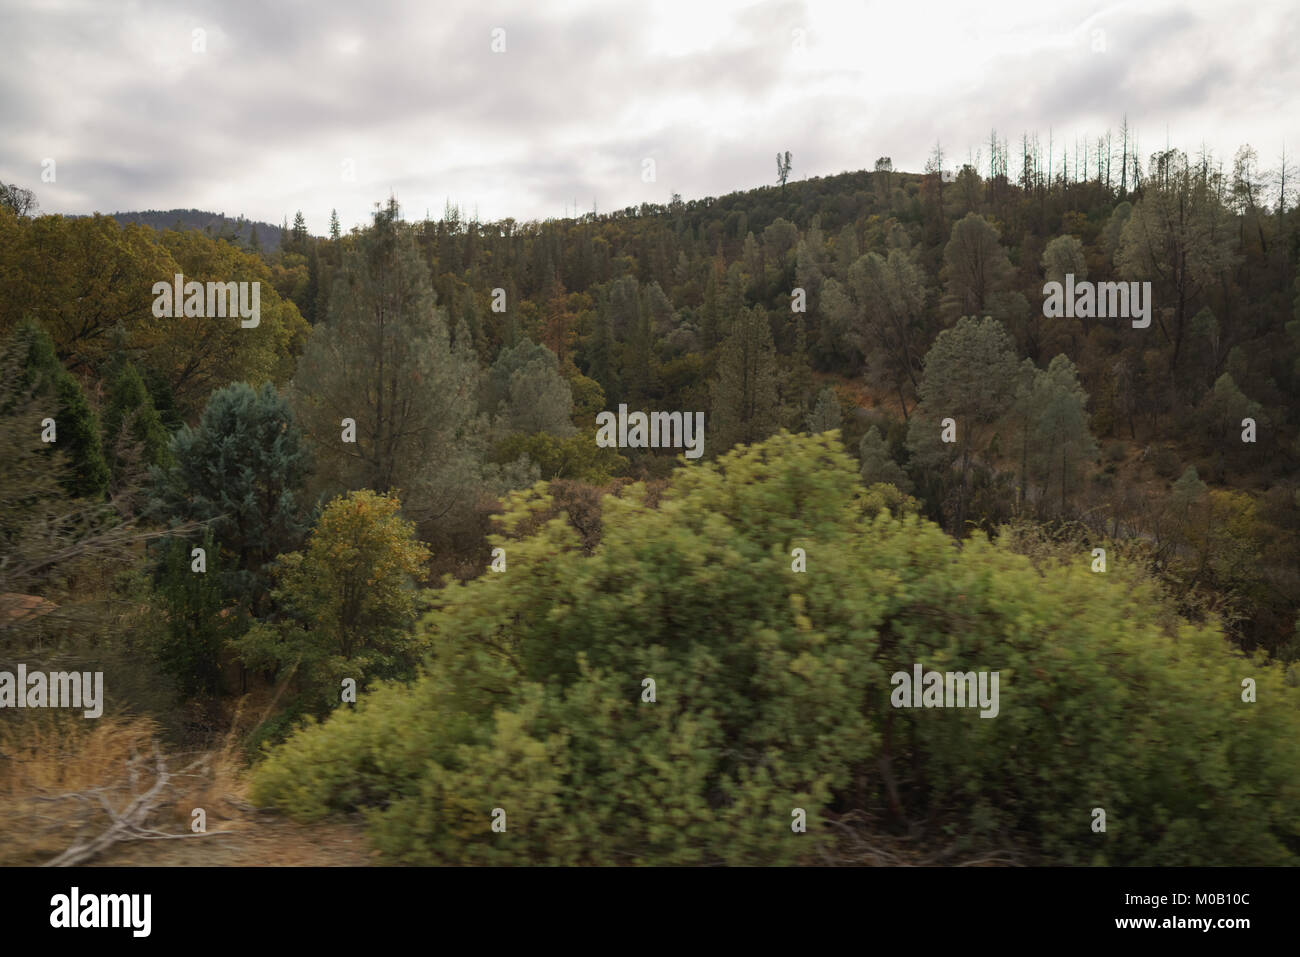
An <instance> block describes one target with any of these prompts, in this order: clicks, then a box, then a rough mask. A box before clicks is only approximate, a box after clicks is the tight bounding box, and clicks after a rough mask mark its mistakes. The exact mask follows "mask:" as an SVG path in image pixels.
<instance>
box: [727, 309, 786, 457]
mask: <svg viewBox="0 0 1300 957" xmlns="http://www.w3.org/2000/svg"><path fill="white" fill-rule="evenodd" d="M777 382H778V369H777V361H776V349H775V347H774V346H773V344H772V330H771V327H770V326H769V325H768V322H767V315H766V314H765V313H764V312H763V308H762V307H761V306H755V307H754V308H753V309H751V310H748V311H743V312H741V313H740V316H739V317H738V318H737V319H736V323H735V328H734V329H733V331H732V333H731V335H729V336H728V337H727V340H726V341H725V342H723V344H722V347H721V350H720V353H719V356H718V376H717V378H716V379H715V380H714V382H713V386H712V389H711V395H712V404H713V416H712V420H711V422H710V423H709V424H710V429H709V438H710V443H711V445H712V449H713V451H714V452H715V453H719V454H720V453H722V452H725V451H726V450H727V449H729V448H731V447H732V446H733V445H736V444H737V443H745V444H752V443H754V442H757V441H759V440H761V439H764V438H766V437H767V436H769V435H771V434H772V433H773V432H775V431H776V429H777V427H778V426H779V425H780V421H779V415H780V407H779V403H780V399H779V395H778V386H777Z"/></svg>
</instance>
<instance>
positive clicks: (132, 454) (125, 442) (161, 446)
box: [104, 362, 171, 483]
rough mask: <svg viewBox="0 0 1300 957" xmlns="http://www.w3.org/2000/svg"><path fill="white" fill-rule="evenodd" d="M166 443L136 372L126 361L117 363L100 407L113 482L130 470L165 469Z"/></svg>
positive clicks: (164, 435) (158, 418)
mask: <svg viewBox="0 0 1300 957" xmlns="http://www.w3.org/2000/svg"><path fill="white" fill-rule="evenodd" d="M170 441H171V437H170V436H169V435H168V434H167V430H166V428H164V427H163V424H162V419H161V417H160V416H159V415H158V410H157V409H155V408H154V404H153V399H152V398H151V397H150V395H149V390H148V389H146V388H145V384H144V380H143V379H142V378H140V373H139V372H137V371H136V369H135V366H133V365H132V364H131V363H130V362H123V363H121V364H120V366H119V367H118V369H117V372H116V373H115V374H114V376H113V378H112V380H111V381H110V383H109V387H108V402H107V404H106V405H105V408H104V448H105V449H106V450H107V452H108V458H109V465H110V467H111V469H112V472H113V478H114V481H115V482H117V483H120V482H121V480H122V479H123V477H124V475H125V473H127V472H128V471H129V470H130V469H131V468H132V467H144V468H148V467H149V466H159V467H162V468H166V467H167V466H168V465H169V464H170V462H171V452H170V450H169V449H168V444H169V443H170Z"/></svg>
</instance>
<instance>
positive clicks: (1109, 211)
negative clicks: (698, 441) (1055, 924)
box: [0, 130, 1300, 864]
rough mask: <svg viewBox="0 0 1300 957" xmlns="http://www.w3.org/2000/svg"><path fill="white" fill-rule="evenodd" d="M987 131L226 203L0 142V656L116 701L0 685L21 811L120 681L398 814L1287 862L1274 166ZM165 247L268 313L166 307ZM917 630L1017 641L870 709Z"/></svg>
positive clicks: (280, 805)
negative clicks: (312, 219) (812, 157)
mask: <svg viewBox="0 0 1300 957" xmlns="http://www.w3.org/2000/svg"><path fill="white" fill-rule="evenodd" d="M1116 139H1117V140H1118V138H1116ZM989 153H990V157H989V158H988V160H987V161H986V162H983V163H980V164H978V165H976V164H975V163H972V164H968V165H965V166H962V167H961V168H960V169H958V170H957V171H956V172H955V173H950V172H948V171H947V167H946V166H945V157H944V156H943V153H942V151H941V150H940V149H939V148H937V147H936V149H935V153H934V156H933V157H932V159H931V161H930V163H929V164H927V167H926V169H925V170H924V171H923V172H921V173H907V172H901V171H896V170H894V169H893V168H892V163H891V162H890V160H889V159H888V158H887V157H881V158H880V159H878V160H877V161H876V162H875V163H874V166H873V168H872V169H871V170H868V171H859V172H848V173H843V174H841V175H837V176H828V177H816V178H809V179H804V180H791V179H789V172H790V163H791V157H790V154H788V153H787V154H785V155H784V156H783V157H778V161H777V167H778V182H777V183H776V185H773V186H767V187H763V188H758V189H753V190H749V191H746V192H737V193H732V194H729V195H726V196H721V197H717V198H712V197H711V198H706V199H697V200H683V199H682V198H681V197H680V196H677V195H674V196H673V197H672V198H671V201H670V202H668V203H667V204H666V205H649V204H647V205H643V206H640V207H636V208H627V209H623V210H619V211H617V212H612V213H604V214H598V213H595V212H593V213H590V214H587V215H584V216H581V217H575V218H566V219H558V220H547V221H544V222H516V221H515V220H513V219H506V220H503V221H500V222H478V221H474V220H472V219H468V220H467V219H466V217H465V216H464V215H463V214H462V212H461V211H460V210H459V209H457V208H456V207H455V206H452V205H450V204H449V205H448V206H447V208H446V209H445V210H444V212H443V214H442V216H441V217H440V218H438V219H436V220H435V219H427V218H426V219H424V220H420V221H409V220H408V219H407V218H406V217H405V216H404V215H403V210H402V208H401V206H400V203H399V200H398V198H397V197H389V198H388V199H387V201H386V202H383V203H377V204H376V205H375V210H374V213H373V218H372V222H371V223H370V224H369V225H367V226H366V227H365V228H354V229H352V230H350V231H348V232H344V231H343V230H342V229H341V228H340V225H339V222H338V218H337V216H333V217H332V218H331V221H330V223H329V226H328V229H327V232H326V234H325V235H323V236H317V235H313V234H312V233H311V231H310V230H309V229H308V226H307V224H306V222H305V219H304V217H303V216H302V214H301V213H299V214H298V215H297V216H296V217H294V219H293V223H292V225H291V226H288V228H287V229H286V230H285V231H283V232H281V231H280V230H275V235H273V236H269V235H265V234H263V235H261V237H260V239H259V237H258V234H257V230H256V228H255V226H253V224H248V223H247V222H246V221H244V220H242V219H240V220H238V221H227V220H225V218H224V217H213V222H216V221H217V220H218V219H219V220H220V222H219V223H217V227H216V228H211V229H202V228H186V229H172V228H170V226H172V225H190V226H193V225H197V220H202V219H203V218H204V217H205V216H207V214H198V213H197V211H188V212H189V213H191V214H193V215H191V216H189V220H187V222H186V223H181V224H173V223H165V222H162V220H163V219H166V218H167V217H168V216H170V215H171V214H156V215H155V217H154V218H155V219H156V220H158V221H157V222H149V223H146V224H141V223H136V222H133V223H125V224H124V223H120V222H118V221H117V220H116V219H114V218H113V217H109V216H102V215H95V216H91V217H68V216H60V215H41V213H40V211H39V206H38V201H39V196H33V194H32V193H31V192H29V191H27V190H25V189H23V188H22V187H21V186H6V187H3V197H0V198H2V199H3V202H2V203H0V364H3V366H4V369H3V373H2V374H0V418H3V425H2V426H0V443H2V447H0V456H3V459H4V460H5V468H4V469H3V470H0V551H2V552H3V558H0V670H4V669H7V670H10V671H12V670H13V669H14V668H15V667H16V665H17V663H19V662H24V663H26V664H27V667H28V668H37V667H43V668H49V669H52V670H57V669H61V668H74V667H75V668H77V669H79V670H89V671H93V670H102V671H103V672H104V675H105V689H106V697H107V705H106V711H107V713H108V715H109V717H108V718H106V719H104V721H105V722H108V723H106V724H104V725H103V726H102V727H103V728H106V729H107V730H104V731H94V732H92V731H87V730H85V727H84V726H86V725H91V724H94V722H80V723H78V722H76V721H74V722H71V723H62V724H59V723H51V722H53V719H49V718H47V717H46V716H45V715H39V714H37V715H35V716H33V714H32V713H27V714H24V715H22V716H21V719H22V722H26V723H25V724H21V725H20V723H19V716H18V715H16V714H14V713H9V714H6V715H5V718H4V722H0V752H3V757H0V762H7V766H4V765H0V793H3V794H6V795H7V796H8V798H9V800H10V801H11V802H13V803H12V805H11V806H12V807H13V808H14V809H15V810H14V813H12V814H11V815H9V817H8V818H7V819H6V820H5V821H4V822H3V823H4V828H5V830H6V831H7V832H8V833H6V834H5V835H4V837H5V839H6V844H5V846H6V847H7V848H8V849H9V850H8V852H7V853H8V854H9V855H10V858H11V859H12V860H18V861H33V860H42V859H44V858H47V857H52V856H54V854H55V853H57V852H58V851H60V850H62V849H63V847H64V846H66V844H67V840H66V832H61V833H62V834H63V839H62V843H61V844H60V843H59V839H58V838H56V837H54V836H51V832H49V831H47V830H42V828H41V827H40V826H37V824H36V823H35V822H36V821H37V819H38V817H39V815H37V814H36V812H35V810H34V809H35V808H36V807H37V805H36V804H35V803H34V802H35V801H36V800H37V799H38V797H39V793H40V792H39V789H33V787H34V786H31V785H30V784H23V783H22V782H23V781H28V782H30V780H31V779H32V777H31V768H30V767H29V765H33V764H34V763H36V762H38V761H39V755H38V753H37V752H38V751H40V750H42V749H44V750H45V751H46V752H47V753H52V750H53V751H58V750H59V749H62V751H60V753H64V752H66V753H69V754H72V753H76V754H85V753H87V749H89V748H92V747H93V748H96V749H100V750H101V751H103V749H105V747H106V745H105V742H104V741H103V740H100V739H97V738H94V737H93V736H94V735H96V734H99V735H109V734H113V733H116V734H119V735H121V736H129V735H132V734H134V735H137V736H139V735H140V733H141V732H140V728H141V727H142V725H140V724H139V722H140V721H147V722H150V724H149V728H151V729H153V728H156V729H157V734H158V736H159V738H160V739H161V740H163V741H164V742H166V744H167V746H168V747H169V748H171V749H172V750H174V751H175V752H177V753H182V752H201V753H206V754H209V755H213V754H216V755H220V756H221V761H220V762H216V764H220V767H221V768H222V769H224V770H223V771H222V773H223V774H228V775H229V780H230V781H231V782H235V783H230V788H229V790H230V793H231V794H237V795H239V796H238V797H231V798H229V807H230V810H229V813H230V814H231V815H232V816H234V815H237V814H239V813H241V812H240V810H239V808H240V807H244V808H253V807H256V808H263V809H266V808H270V809H274V810H275V811H277V812H281V813H284V814H287V815H288V816H289V817H291V818H292V819H294V820H298V821H305V822H322V821H327V820H335V819H337V820H355V819H357V817H358V815H359V816H360V819H363V820H364V821H365V825H366V828H367V833H368V838H369V840H370V841H371V842H372V845H373V847H374V849H375V850H376V851H377V852H378V853H379V855H380V857H379V858H378V859H379V860H381V861H385V862H410V863H529V862H531V863H553V864H572V863H603V864H622V863H641V864H710V863H738V864H743V863H825V862H842V863H863V864H870V863H876V864H882V863H899V862H915V861H921V860H924V861H926V862H930V863H964V862H973V861H986V862H994V863H1032V862H1048V863H1080V864H1196V863H1201V864H1247V863H1262V864H1274V863H1294V862H1295V860H1296V857H1297V855H1298V854H1300V733H1298V732H1300V710H1298V708H1297V706H1298V705H1300V617H1298V614H1300V468H1298V466H1300V278H1298V275H1297V264H1298V263H1300V210H1297V208H1296V207H1295V206H1293V205H1292V203H1291V199H1292V197H1293V194H1294V191H1295V186H1294V184H1293V183H1291V182H1289V181H1288V179H1287V174H1288V172H1289V170H1288V167H1287V165H1286V163H1285V161H1283V163H1282V166H1281V168H1280V170H1279V171H1278V172H1279V176H1278V177H1277V180H1276V181H1275V180H1274V178H1273V177H1272V176H1271V174H1266V173H1265V172H1264V171H1263V170H1262V168H1261V164H1260V161H1259V159H1258V157H1257V156H1256V155H1255V153H1254V151H1253V150H1251V149H1250V148H1249V147H1242V148H1241V149H1240V150H1238V151H1237V153H1236V154H1235V157H1234V158H1233V159H1232V161H1231V162H1229V163H1227V164H1225V163H1224V162H1223V161H1221V160H1220V159H1219V158H1217V157H1214V156H1211V155H1208V154H1205V153H1202V154H1199V155H1196V156H1188V155H1187V154H1185V153H1184V152H1181V151H1179V150H1177V149H1172V148H1171V149H1166V150H1164V151H1161V152H1157V153H1155V154H1152V155H1150V156H1147V157H1143V158H1141V159H1139V157H1138V156H1137V154H1136V150H1135V149H1134V148H1133V142H1132V140H1131V139H1130V138H1129V136H1128V131H1127V130H1125V135H1124V138H1123V141H1122V145H1120V143H1119V142H1116V143H1113V144H1112V143H1106V144H1105V149H1104V155H1103V144H1102V143H1098V144H1097V145H1096V149H1095V151H1094V150H1088V149H1085V150H1084V156H1083V161H1082V162H1080V160H1079V156H1078V154H1077V152H1076V154H1075V156H1074V157H1073V160H1072V161H1071V157H1069V156H1068V155H1067V156H1066V157H1065V160H1064V161H1062V160H1061V158H1060V157H1059V156H1057V157H1052V156H1047V157H1044V156H1043V155H1042V154H1041V150H1040V147H1039V144H1038V141H1037V139H1036V138H1031V137H1025V138H1024V139H1023V140H1022V142H1021V144H1019V145H1018V147H1017V149H1016V151H1015V155H1014V156H1013V155H1011V150H1010V148H1009V147H1008V145H1007V143H1006V142H1005V141H1003V140H1000V139H999V138H998V137H997V135H996V134H994V135H993V136H992V137H991V138H990V144H989ZM1012 160H1014V162H1012ZM1013 166H1014V167H1018V168H1019V170H1020V171H1019V173H1018V174H1017V175H1015V176H1012V175H1011V174H1010V170H1011V168H1012V167H1013ZM173 212H176V211H173ZM159 217H161V219H160V218H159ZM174 218H175V217H173V219H174ZM232 223H233V224H234V228H226V227H225V225H223V224H227V225H228V224H232ZM155 226H156V227H158V228H157V229H155V228H153V227H155ZM245 226H250V227H251V228H249V229H247V230H245V228H244V227H245ZM177 275H180V276H183V277H184V280H185V281H197V282H200V283H232V282H233V283H260V290H261V291H260V314H259V316H258V318H257V320H256V322H255V324H253V325H251V326H248V325H244V324H241V322H240V321H238V319H232V318H214V317H210V316H205V315H202V314H197V315H184V314H181V313H182V312H188V311H189V310H180V309H177V310H176V313H177V314H176V315H170V314H164V315H160V314H159V310H158V308H157V305H156V297H157V293H156V284H157V283H159V282H161V283H163V284H164V285H166V284H170V283H171V282H172V281H173V277H174V276H177ZM1053 282H1056V283H1061V284H1063V285H1065V286H1066V287H1067V288H1070V289H1073V288H1074V284H1075V283H1085V282H1091V283H1094V284H1102V283H1125V284H1128V283H1135V284H1137V286H1135V287H1133V288H1134V289H1135V290H1136V289H1137V288H1146V289H1149V290H1150V292H1149V298H1148V299H1147V302H1146V305H1147V307H1149V320H1150V321H1149V323H1148V324H1145V325H1144V324H1142V323H1141V322H1138V321H1136V320H1134V321H1132V322H1131V321H1129V318H1127V317H1123V318H1115V317H1109V318H1066V317H1060V318H1056V317H1052V316H1049V315H1048V314H1047V313H1048V312H1049V311H1050V310H1047V309H1045V308H1044V302H1045V298H1046V296H1047V284H1050V283H1053ZM1143 284H1149V285H1147V286H1143ZM1126 288H1127V287H1126ZM1135 295H1136V293H1135ZM620 410H623V411H624V412H626V411H627V410H631V411H633V412H636V411H637V410H641V411H645V412H655V411H661V412H680V413H681V414H682V416H683V417H684V418H685V419H687V420H690V419H693V418H694V416H695V415H696V413H702V414H703V417H704V422H705V430H704V435H703V446H702V448H703V455H702V457H700V458H698V459H690V458H687V457H686V456H684V455H683V450H682V448H681V447H680V443H678V447H659V448H654V447H636V443H635V442H620V443H615V444H610V443H602V442H598V441H597V438H596V437H597V433H598V427H599V423H600V422H601V421H602V416H603V415H605V414H607V413H610V412H613V413H616V414H618V413H619V412H620ZM50 420H52V421H53V423H54V424H56V425H57V438H56V439H54V440H51V438H50V436H49V435H47V434H46V433H48V432H49V431H50V429H51V428H52V426H50V425H49V424H48V423H49V422H50ZM642 445H643V446H644V445H646V443H642ZM663 445H665V446H668V445H670V443H667V442H665V443H663ZM914 662H921V663H925V664H926V666H927V667H928V666H930V665H933V666H934V667H942V668H948V667H953V668H958V669H959V670H963V671H964V670H969V669H992V670H995V671H999V672H1000V674H1001V679H1002V683H1003V684H1002V704H1001V710H1000V713H999V714H998V716H997V718H996V719H995V720H989V721H984V720H980V716H979V715H978V714H975V713H971V712H961V711H955V712H949V711H940V712H916V713H912V712H903V711H898V710H895V709H894V708H891V707H890V684H889V676H890V674H891V673H893V672H895V671H897V670H899V669H910V668H911V667H912V664H913V663H914ZM647 679H652V680H651V681H650V685H649V686H647V685H646V681H647ZM1243 682H1247V683H1249V684H1250V687H1251V689H1252V690H1251V692H1250V693H1249V694H1247V693H1244V692H1243V690H1242V689H1243ZM647 688H649V690H647ZM78 720H79V719H78ZM41 722H44V723H43V724H41ZM114 722H115V723H114ZM36 724H41V728H42V732H41V734H40V735H36V734H34V733H30V732H29V731H28V730H27V729H29V728H31V727H35V726H36ZM20 729H21V730H22V733H19V730H20ZM146 737H147V735H146ZM124 739H125V738H124ZM133 740H134V739H133ZM140 740H144V738H140ZM123 747H125V745H123ZM132 747H134V745H132ZM104 753H108V752H107V751H104ZM159 760H160V764H159V766H160V767H162V759H159ZM24 762H26V764H24ZM90 763H92V764H93V762H90ZM216 764H213V765H212V766H216ZM209 771H211V767H210V768H209ZM85 773H86V775H87V777H86V779H85V781H82V782H67V781H65V782H63V783H62V785H61V786H62V787H64V788H65V789H66V790H74V789H75V788H74V785H80V786H84V787H91V786H92V785H93V784H94V783H95V781H98V780H99V779H97V778H95V777H94V775H95V774H100V775H108V774H110V773H116V772H110V771H109V770H107V769H106V767H105V768H98V769H92V768H87V770H86V771H85ZM211 774H216V772H215V771H212V772H211ZM101 783H102V782H101ZM122 786H123V787H125V786H126V785H122ZM198 786H199V785H196V787H198ZM201 787H202V788H207V791H206V792H205V793H207V794H208V795H209V798H208V800H209V801H210V802H211V801H215V800H216V798H215V797H213V796H212V795H214V794H215V793H216V790H217V789H218V788H217V785H216V784H214V782H213V780H211V775H210V776H209V778H208V779H204V783H202V785H201ZM176 801H177V807H181V806H182V805H183V806H184V810H183V812H181V813H182V815H183V816H184V819H185V820H188V817H187V815H188V814H189V808H190V806H192V805H193V803H194V802H193V801H192V800H190V798H189V797H188V796H182V797H178V798H177V799H176ZM1094 808H1104V809H1105V811H1106V816H1107V818H1108V820H1109V827H1108V828H1106V829H1105V830H1104V831H1103V832H1102V833H1098V832H1097V831H1096V829H1095V828H1093V827H1090V824H1091V823H1092V817H1091V816H1090V815H1091V814H1092V812H1093V809H1094ZM792 809H799V810H802V811H803V812H804V813H805V814H806V817H807V829H806V831H805V832H798V831H793V830H792V828H791V815H792ZM28 811H30V814H29V813H28ZM496 811H502V814H501V818H502V820H503V821H504V820H506V819H508V821H509V824H508V826H503V828H502V829H499V830H498V829H497V828H495V827H494V822H495V820H496V813H495V812H496ZM87 826H88V827H89V825H87ZM157 826H160V825H157ZM175 826H177V827H183V826H184V825H183V824H177V825H175ZM164 843H166V842H164ZM921 848H925V850H924V851H922V850H921Z"/></svg>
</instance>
